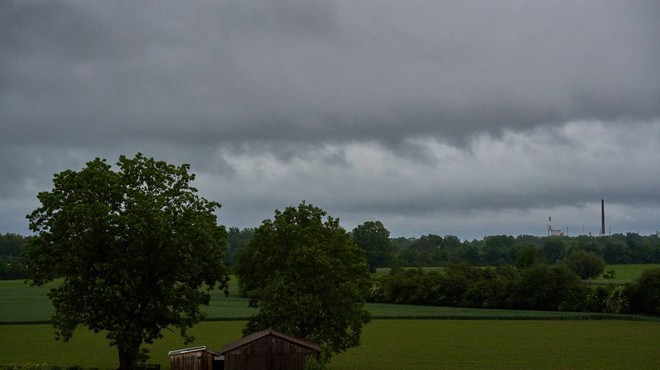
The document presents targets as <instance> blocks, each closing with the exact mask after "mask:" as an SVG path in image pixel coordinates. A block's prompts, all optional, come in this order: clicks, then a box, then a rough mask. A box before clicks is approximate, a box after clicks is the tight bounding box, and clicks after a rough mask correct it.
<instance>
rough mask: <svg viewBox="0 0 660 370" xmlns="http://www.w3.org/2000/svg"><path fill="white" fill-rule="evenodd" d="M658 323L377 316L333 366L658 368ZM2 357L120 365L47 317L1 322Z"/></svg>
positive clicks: (84, 335) (160, 358)
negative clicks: (65, 339)
mask: <svg viewBox="0 0 660 370" xmlns="http://www.w3.org/2000/svg"><path fill="white" fill-rule="evenodd" d="M244 324H245V322H243V321H217V322H208V321H207V322H202V323H200V324H199V325H197V326H196V327H195V328H194V330H193V333H194V335H195V336H196V337H197V340H196V342H195V343H192V344H190V346H194V345H206V346H208V347H209V348H211V349H219V348H221V347H222V345H224V344H226V343H228V342H231V341H233V340H235V339H238V338H239V337H240V335H241V333H240V332H241V329H242V327H243V325H244ZM659 341H660V324H659V323H655V322H642V321H610V320H606V321H600V320H599V321H589V320H587V321H556V320H552V321H547V320H546V321H512V320H478V321H464V320H375V321H373V322H372V323H370V324H368V325H367V326H366V327H365V331H364V333H363V338H362V345H361V346H360V347H358V348H354V349H351V350H349V351H348V352H346V353H343V354H340V355H337V356H335V357H334V358H333V360H332V362H331V363H330V366H329V369H437V368H451V369H461V368H463V369H468V368H471V369H474V368H484V369H485V368H488V369H496V368H501V369H514V368H521V369H523V368H525V369H526V368H535V369H543V368H545V369H556V368H583V369H602V368H611V369H617V368H619V369H623V368H635V369H654V368H657V364H658V363H660V352H658V351H657V343H658V342H659ZM185 346H186V345H184V344H183V343H182V341H181V339H180V338H178V337H177V336H176V335H175V334H173V333H167V334H166V336H165V338H164V339H163V340H161V341H159V342H157V343H155V344H154V345H153V346H151V354H152V358H151V362H153V363H160V364H161V365H162V366H163V368H165V369H166V368H167V367H168V365H167V351H169V350H171V349H175V348H182V347H185ZM0 348H1V350H0V364H9V363H14V364H19V363H20V364H26V363H31V364H37V363H50V364H57V365H59V366H72V365H79V366H83V367H90V368H100V369H105V368H112V367H114V366H116V352H115V350H114V348H110V347H108V346H107V343H106V341H105V338H103V336H102V335H94V334H92V333H90V332H88V331H80V332H79V333H77V334H76V336H74V338H73V340H72V341H71V342H69V343H61V342H56V341H54V340H53V336H52V328H51V327H50V326H49V325H4V326H0Z"/></svg>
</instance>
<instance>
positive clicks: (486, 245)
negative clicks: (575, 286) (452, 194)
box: [226, 227, 660, 267]
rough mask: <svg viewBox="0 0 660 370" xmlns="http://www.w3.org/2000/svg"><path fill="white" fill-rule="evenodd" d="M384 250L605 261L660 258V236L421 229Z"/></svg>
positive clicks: (465, 258) (498, 260)
mask: <svg viewBox="0 0 660 370" xmlns="http://www.w3.org/2000/svg"><path fill="white" fill-rule="evenodd" d="M228 231H229V246H228V249H227V259H226V263H227V265H228V266H231V265H233V264H234V261H235V258H236V254H237V253H238V252H239V251H240V250H241V249H243V247H244V246H245V245H247V243H249V241H250V239H251V238H252V235H253V234H254V229H253V228H245V229H242V230H241V229H238V228H235V227H233V228H230V229H229V230H228ZM390 242H391V244H392V245H391V248H380V249H379V250H380V251H382V253H385V254H386V255H383V256H381V258H374V260H375V261H378V263H377V265H376V266H375V267H392V266H401V267H435V266H447V265H450V264H456V263H460V262H467V263H469V264H470V265H473V266H505V265H515V264H516V261H518V260H519V259H521V258H528V256H529V254H530V253H532V254H537V255H538V257H539V258H541V259H543V260H544V261H545V262H546V263H548V264H553V263H555V262H557V261H561V260H564V259H565V258H567V257H568V256H570V255H571V253H573V252H574V251H576V250H584V251H587V252H591V253H593V254H595V255H596V256H598V257H600V258H602V259H603V260H604V261H605V262H606V263H607V264H636V263H660V238H658V237H657V236H656V235H652V236H642V235H639V234H636V233H627V234H614V235H608V236H599V237H594V236H575V237H566V236H543V237H539V236H531V235H521V236H518V237H513V236H509V235H496V236H487V237H485V238H484V239H482V240H472V241H468V240H465V241H461V240H460V239H459V238H458V237H456V236H451V235H449V236H444V237H442V236H439V235H433V234H429V235H423V236H421V237H419V238H403V237H399V238H390Z"/></svg>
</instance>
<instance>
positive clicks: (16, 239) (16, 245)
mask: <svg viewBox="0 0 660 370" xmlns="http://www.w3.org/2000/svg"><path fill="white" fill-rule="evenodd" d="M28 240H29V238H28V237H24V236H22V235H18V234H12V233H6V234H0V280H11V279H23V278H26V277H27V269H26V267H25V265H26V261H25V257H24V256H23V252H24V251H25V244H26V243H27V241H28Z"/></svg>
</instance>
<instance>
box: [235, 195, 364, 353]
mask: <svg viewBox="0 0 660 370" xmlns="http://www.w3.org/2000/svg"><path fill="white" fill-rule="evenodd" d="M325 216H326V212H325V211H323V210H322V209H320V208H317V207H315V206H313V205H311V204H306V203H305V202H303V203H301V204H300V205H299V206H298V207H297V208H296V207H287V208H286V209H285V210H284V211H282V212H280V211H275V217H274V219H273V220H265V221H264V222H263V223H262V225H261V226H260V227H259V228H257V229H256V231H255V233H254V236H253V238H252V240H251V242H250V243H249V244H248V246H247V247H246V248H245V249H244V250H243V251H242V252H241V253H240V254H239V257H238V263H237V268H236V273H237V275H238V277H239V282H240V284H241V291H242V292H243V293H244V294H246V295H247V296H248V297H249V298H250V305H251V306H252V307H256V308H258V309H259V312H258V313H257V314H256V315H255V316H253V317H252V318H251V319H250V321H249V322H248V324H247V327H246V329H245V334H249V333H252V332H255V331H258V330H262V329H266V328H269V327H272V328H274V329H275V330H278V331H281V332H283V333H285V334H288V335H292V336H297V337H302V338H306V339H308V340H311V341H314V342H316V343H319V344H320V345H321V346H322V348H323V349H324V359H323V360H324V361H327V360H329V358H330V356H331V355H332V354H333V353H338V352H342V351H345V350H346V349H348V348H350V347H354V346H357V345H358V344H359V343H360V335H361V333H362V326H363V325H364V324H366V323H367V322H368V321H369V314H368V312H367V311H366V310H365V309H364V308H363V304H364V300H365V297H366V295H367V294H368V292H369V289H370V287H371V280H370V276H369V270H368V266H367V263H366V259H365V256H364V252H363V251H362V250H361V249H360V248H359V247H358V246H356V245H355V243H354V242H353V241H352V240H351V238H350V236H349V235H348V233H347V232H346V231H345V230H344V229H343V228H341V227H340V226H339V220H338V219H335V218H332V217H327V219H325V220H324V217H325Z"/></svg>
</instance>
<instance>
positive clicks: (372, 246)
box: [351, 221, 394, 272]
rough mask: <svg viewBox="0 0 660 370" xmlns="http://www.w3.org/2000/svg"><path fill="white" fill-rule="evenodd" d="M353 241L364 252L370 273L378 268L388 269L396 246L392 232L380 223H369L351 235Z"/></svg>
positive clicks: (360, 226)
mask: <svg viewBox="0 0 660 370" xmlns="http://www.w3.org/2000/svg"><path fill="white" fill-rule="evenodd" d="M351 237H352V238H353V241H355V243H356V244H357V245H358V246H359V247H360V248H362V249H363V250H364V252H365V254H366V256H367V262H368V263H369V271H371V272H376V268H377V267H388V266H391V265H392V260H393V259H394V245H393V244H392V242H391V241H390V232H389V230H387V228H385V226H384V225H383V223H382V222H380V221H367V222H365V223H363V224H361V225H358V226H357V227H356V228H354V229H353V232H352V233H351Z"/></svg>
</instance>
